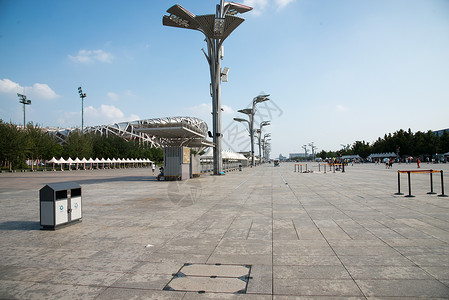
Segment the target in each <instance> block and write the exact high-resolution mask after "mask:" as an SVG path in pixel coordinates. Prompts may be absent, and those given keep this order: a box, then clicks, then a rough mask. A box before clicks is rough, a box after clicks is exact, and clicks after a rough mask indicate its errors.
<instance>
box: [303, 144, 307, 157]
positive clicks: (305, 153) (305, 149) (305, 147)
mask: <svg viewBox="0 0 449 300" xmlns="http://www.w3.org/2000/svg"><path fill="white" fill-rule="evenodd" d="M302 148H303V149H304V159H307V145H303V146H302Z"/></svg>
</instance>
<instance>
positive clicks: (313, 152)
mask: <svg viewBox="0 0 449 300" xmlns="http://www.w3.org/2000/svg"><path fill="white" fill-rule="evenodd" d="M309 146H310V147H311V148H312V161H315V149H316V146H314V145H313V142H311V143H310V144H309Z"/></svg>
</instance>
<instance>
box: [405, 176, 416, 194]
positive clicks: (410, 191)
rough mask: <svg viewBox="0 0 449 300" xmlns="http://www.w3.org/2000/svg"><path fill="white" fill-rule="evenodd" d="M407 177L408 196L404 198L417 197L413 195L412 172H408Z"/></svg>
mask: <svg viewBox="0 0 449 300" xmlns="http://www.w3.org/2000/svg"><path fill="white" fill-rule="evenodd" d="M407 176H408V195H406V196H404V197H415V196H413V195H412V182H411V180H410V171H407Z"/></svg>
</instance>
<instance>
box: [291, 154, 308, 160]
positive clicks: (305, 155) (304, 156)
mask: <svg viewBox="0 0 449 300" xmlns="http://www.w3.org/2000/svg"><path fill="white" fill-rule="evenodd" d="M298 157H301V158H306V157H309V155H308V154H306V153H290V154H289V158H290V159H294V158H298Z"/></svg>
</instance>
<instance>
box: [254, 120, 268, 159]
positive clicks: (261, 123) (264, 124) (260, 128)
mask: <svg viewBox="0 0 449 300" xmlns="http://www.w3.org/2000/svg"><path fill="white" fill-rule="evenodd" d="M268 125H270V121H263V122H260V126H259V129H257V134H258V136H259V164H262V145H261V143H260V140H261V138H262V127H264V126H268Z"/></svg>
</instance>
